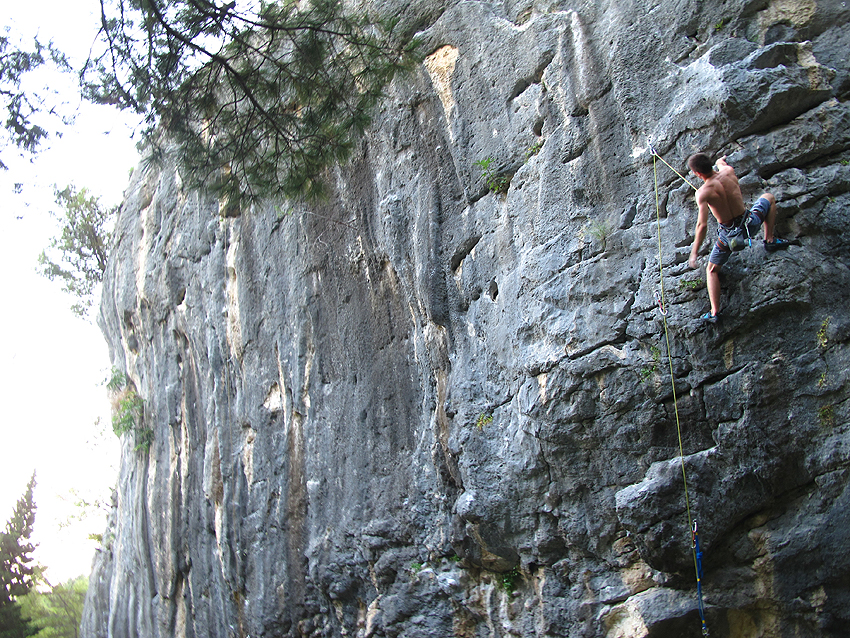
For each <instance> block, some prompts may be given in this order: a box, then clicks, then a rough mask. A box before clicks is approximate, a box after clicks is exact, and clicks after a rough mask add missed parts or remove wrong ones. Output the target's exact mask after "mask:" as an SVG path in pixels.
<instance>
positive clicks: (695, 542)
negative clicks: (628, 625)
mask: <svg viewBox="0 0 850 638" xmlns="http://www.w3.org/2000/svg"><path fill="white" fill-rule="evenodd" d="M650 152H651V153H652V172H653V176H654V179H655V223H656V227H657V230H658V275H659V279H660V282H661V284H660V287H661V292H660V293H658V292H656V293H655V299H656V301H657V302H658V307H659V309H660V312H661V320H662V322H663V324H664V339H665V340H666V342H667V361H668V363H669V366H670V385H671V387H672V389H673V411H674V412H675V415H676V432H677V433H678V435H679V458H680V459H681V461H682V481H683V483H684V486H685V510H686V511H687V515H688V529H689V530H691V541H692V542H691V549H692V551H693V555H694V570H695V571H696V577H697V597H698V599H699V616H700V620H701V622H702V635H703V636H708V625H707V624H706V622H705V606H704V604H703V600H702V552H700V549H699V535H698V533H697V523H696V521H695V520H694V519H693V517H692V516H691V499H690V496H689V495H688V473H687V471H686V470H685V451H684V446H683V445H682V425H681V421H680V419H679V403H678V400H677V398H676V381H675V378H674V375H673V353H672V350H670V331H669V330H668V327H667V309H666V308H665V297H664V266H663V255H664V253H663V251H662V248H661V204H660V203H659V198H658V164H657V162H656V161H655V160H656V158H658V159H660V160H661V161H662V162H664V163H665V164H667V162H665V161H664V158H662V157H661V156H660V155H659V154H658V153H656V152H655V149H654V148H652V146H650ZM667 166H668V167H669V168H670V170H672V171H673V172H674V173H676V175H679V177H681V178H682V179H683V180H684V181H685V182H687V184H688V185H690V187H691V188H693V189H694V190H696V187H695V186H694V185H693V184H691V183H690V182H688V180H687V179H685V178H684V177H683V176H682V175H680V174H679V172H678V171H677V170H676V169H675V168H673V167H672V166H670V165H669V164H667Z"/></svg>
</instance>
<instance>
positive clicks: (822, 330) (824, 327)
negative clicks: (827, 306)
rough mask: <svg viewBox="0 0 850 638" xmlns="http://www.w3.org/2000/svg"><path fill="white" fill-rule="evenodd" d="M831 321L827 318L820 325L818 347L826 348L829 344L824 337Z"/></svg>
mask: <svg viewBox="0 0 850 638" xmlns="http://www.w3.org/2000/svg"><path fill="white" fill-rule="evenodd" d="M831 320H832V317H827V318H826V319H824V320H823V323H821V325H820V330H818V335H817V336H818V345H819V346H820V347H821V348H826V346H827V344H828V343H829V338H828V337H827V335H826V332H827V330H829V322H830V321H831Z"/></svg>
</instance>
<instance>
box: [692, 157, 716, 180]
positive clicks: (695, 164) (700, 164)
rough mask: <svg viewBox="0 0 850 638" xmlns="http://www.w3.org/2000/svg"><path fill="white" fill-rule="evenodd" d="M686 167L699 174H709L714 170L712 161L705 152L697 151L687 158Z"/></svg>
mask: <svg viewBox="0 0 850 638" xmlns="http://www.w3.org/2000/svg"><path fill="white" fill-rule="evenodd" d="M688 168H690V169H691V170H692V171H693V172H694V173H699V174H700V175H711V174H712V173H713V172H714V162H712V161H711V158H710V157H709V156H708V155H706V154H705V153H697V154H695V155H691V156H690V157H689V158H688Z"/></svg>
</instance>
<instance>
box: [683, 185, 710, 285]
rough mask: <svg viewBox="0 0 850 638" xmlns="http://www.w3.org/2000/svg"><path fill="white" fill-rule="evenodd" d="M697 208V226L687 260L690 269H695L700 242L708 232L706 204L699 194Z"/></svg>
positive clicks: (707, 209)
mask: <svg viewBox="0 0 850 638" xmlns="http://www.w3.org/2000/svg"><path fill="white" fill-rule="evenodd" d="M697 206H698V207H699V212H698V213H697V225H696V228H694V243H693V246H691V256H690V258H689V259H688V266H690V267H691V268H697V259H698V257H699V248H700V246H702V242H703V241H705V235H706V232H707V231H708V213H709V208H708V203H707V202H706V201H705V200H704V199H702V198H701V197H700V194H699V193H697Z"/></svg>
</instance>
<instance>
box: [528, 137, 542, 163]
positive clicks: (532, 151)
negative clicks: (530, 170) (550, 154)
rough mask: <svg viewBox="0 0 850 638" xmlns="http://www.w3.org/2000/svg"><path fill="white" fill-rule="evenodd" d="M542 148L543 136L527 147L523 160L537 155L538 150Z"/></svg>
mask: <svg viewBox="0 0 850 638" xmlns="http://www.w3.org/2000/svg"><path fill="white" fill-rule="evenodd" d="M542 148H543V138H541V139H539V140H537V141H536V142H535V143H534V144H532V145H531V146H529V147H528V150H527V151H526V152H525V161H526V162H527V161H528V160H530V159H531V158H532V157H534V156H535V155H537V154H538V153H539V152H540V149H542Z"/></svg>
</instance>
